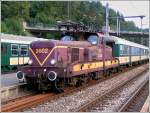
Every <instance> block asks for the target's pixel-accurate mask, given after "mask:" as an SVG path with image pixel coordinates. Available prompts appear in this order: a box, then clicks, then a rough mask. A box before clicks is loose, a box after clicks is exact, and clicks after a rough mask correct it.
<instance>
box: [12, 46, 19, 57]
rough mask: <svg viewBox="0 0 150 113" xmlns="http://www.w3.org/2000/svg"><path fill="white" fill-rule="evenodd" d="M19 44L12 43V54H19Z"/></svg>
mask: <svg viewBox="0 0 150 113" xmlns="http://www.w3.org/2000/svg"><path fill="white" fill-rule="evenodd" d="M18 49H19V47H18V45H17V44H12V45H11V55H12V56H18Z"/></svg>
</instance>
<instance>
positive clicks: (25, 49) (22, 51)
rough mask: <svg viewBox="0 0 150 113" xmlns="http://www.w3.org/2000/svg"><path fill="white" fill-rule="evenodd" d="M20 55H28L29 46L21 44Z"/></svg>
mask: <svg viewBox="0 0 150 113" xmlns="http://www.w3.org/2000/svg"><path fill="white" fill-rule="evenodd" d="M20 55H21V56H27V55H28V46H27V45H21V46H20Z"/></svg>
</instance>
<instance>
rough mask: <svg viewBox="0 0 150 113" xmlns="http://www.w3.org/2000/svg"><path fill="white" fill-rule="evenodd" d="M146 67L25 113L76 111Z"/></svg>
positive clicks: (30, 109) (48, 102) (27, 110)
mask: <svg viewBox="0 0 150 113" xmlns="http://www.w3.org/2000/svg"><path fill="white" fill-rule="evenodd" d="M145 68H146V67H138V68H136V69H133V70H130V71H128V72H125V73H123V74H120V75H119V76H116V77H113V78H111V79H108V80H106V81H103V82H100V83H98V84H96V85H94V86H90V87H87V88H85V89H84V90H81V91H78V92H75V93H73V94H71V95H66V96H63V97H60V98H57V99H54V100H50V101H47V102H45V103H43V104H41V105H37V106H35V107H31V108H28V109H26V110H24V112H70V111H76V110H77V109H78V108H79V107H81V106H83V105H85V104H86V103H87V102H89V101H90V100H92V99H95V98H96V97H97V96H100V95H102V94H103V93H104V92H106V91H108V90H110V89H112V87H115V86H116V85H118V84H120V83H122V82H125V81H128V80H129V79H130V78H133V77H134V76H136V75H137V74H138V73H140V72H142V71H143V70H144V69H145Z"/></svg>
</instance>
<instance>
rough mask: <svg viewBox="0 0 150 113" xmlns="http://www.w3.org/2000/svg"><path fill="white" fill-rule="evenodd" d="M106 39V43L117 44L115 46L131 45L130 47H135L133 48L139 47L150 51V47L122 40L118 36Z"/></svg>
mask: <svg viewBox="0 0 150 113" xmlns="http://www.w3.org/2000/svg"><path fill="white" fill-rule="evenodd" d="M105 39H106V42H115V44H123V45H129V46H133V47H139V48H143V49H149V47H147V46H144V45H141V44H137V43H134V42H131V41H128V40H125V39H122V38H118V37H116V36H109V37H107V38H105Z"/></svg>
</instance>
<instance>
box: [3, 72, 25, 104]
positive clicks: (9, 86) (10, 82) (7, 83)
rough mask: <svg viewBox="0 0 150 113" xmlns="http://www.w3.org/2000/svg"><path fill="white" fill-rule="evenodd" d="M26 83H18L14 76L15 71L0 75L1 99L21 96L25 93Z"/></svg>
mask: <svg viewBox="0 0 150 113" xmlns="http://www.w3.org/2000/svg"><path fill="white" fill-rule="evenodd" d="M25 85H26V83H25V82H24V83H20V82H19V80H18V79H17V77H16V73H9V74H2V75H1V99H2V102H3V101H6V100H9V99H10V98H11V99H12V98H15V97H18V96H22V95H24V94H25V93H26V89H25Z"/></svg>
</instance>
